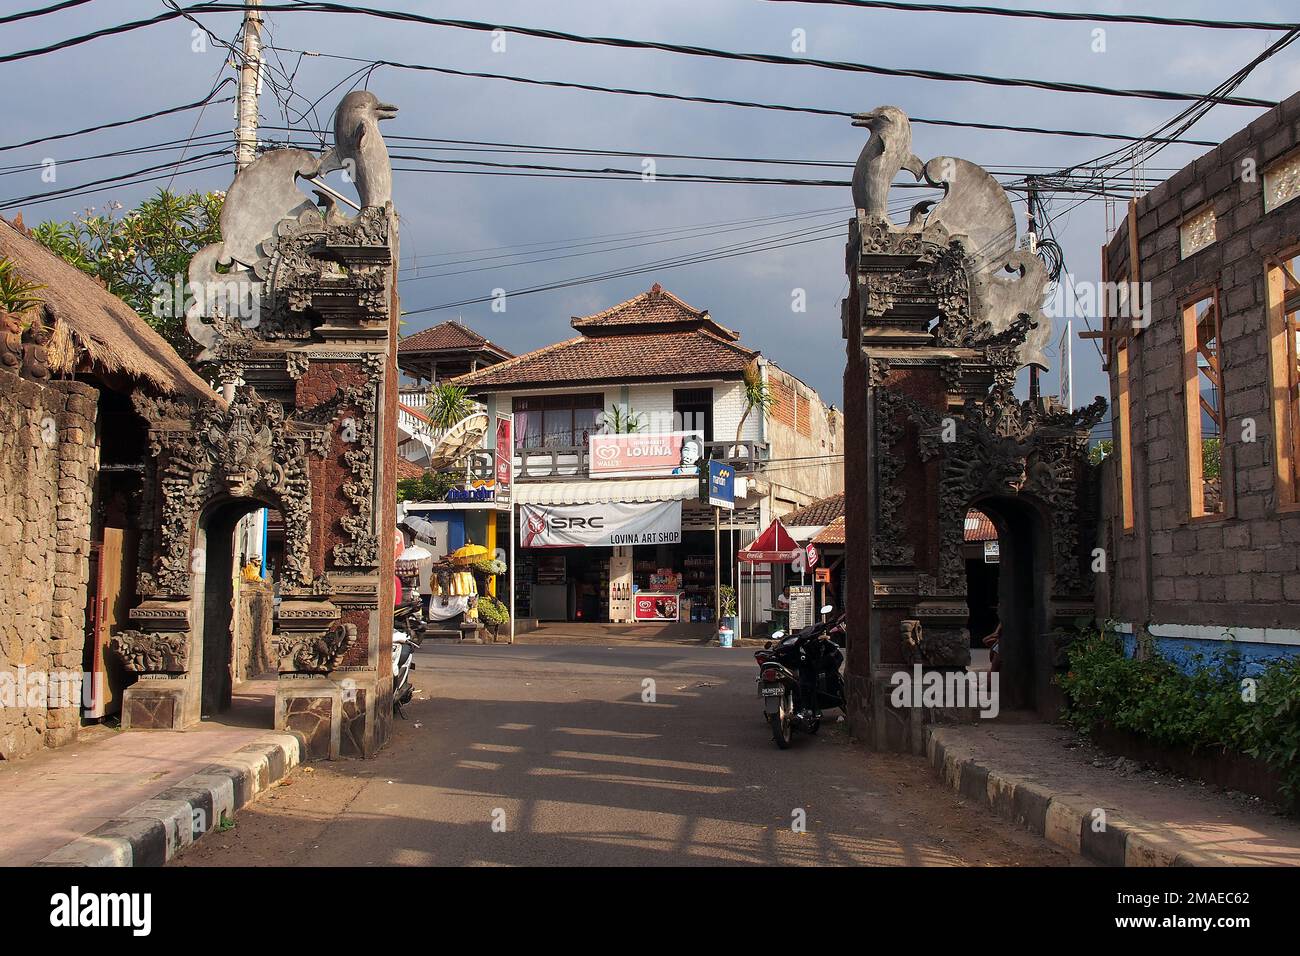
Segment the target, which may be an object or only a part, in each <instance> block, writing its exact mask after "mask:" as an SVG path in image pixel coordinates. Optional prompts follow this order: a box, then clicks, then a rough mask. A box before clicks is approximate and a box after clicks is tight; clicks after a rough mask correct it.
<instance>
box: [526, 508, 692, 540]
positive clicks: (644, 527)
mask: <svg viewBox="0 0 1300 956" xmlns="http://www.w3.org/2000/svg"><path fill="white" fill-rule="evenodd" d="M519 533H520V535H521V536H522V543H523V546H524V547H525V548H571V547H580V548H609V547H614V546H616V545H633V544H681V541H682V503H681V502H680V501H638V502H624V501H613V502H601V503H597V504H584V505H520V506H519Z"/></svg>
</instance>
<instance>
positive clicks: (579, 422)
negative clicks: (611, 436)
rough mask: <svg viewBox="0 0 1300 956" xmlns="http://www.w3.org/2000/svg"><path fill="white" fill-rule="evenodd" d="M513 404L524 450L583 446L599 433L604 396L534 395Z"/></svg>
mask: <svg viewBox="0 0 1300 956" xmlns="http://www.w3.org/2000/svg"><path fill="white" fill-rule="evenodd" d="M513 404H514V408H513V411H514V415H515V432H516V434H517V435H518V436H519V439H518V444H520V445H521V446H523V447H524V448H573V447H585V446H586V444H587V439H588V438H589V437H590V436H591V435H593V434H595V433H596V432H597V431H599V424H598V419H599V418H600V412H601V408H602V407H603V405H604V395H603V394H601V393H599V392H597V393H596V394H594V395H537V396H530V397H527V398H516V399H515V400H514V403H513Z"/></svg>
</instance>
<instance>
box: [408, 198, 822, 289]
mask: <svg viewBox="0 0 1300 956" xmlns="http://www.w3.org/2000/svg"><path fill="white" fill-rule="evenodd" d="M828 213H835V214H836V216H837V218H836V221H837V222H839V221H841V220H840V219H839V218H838V217H839V216H840V215H842V214H844V213H847V210H841V209H838V208H834V209H828V210H823V211H821V212H817V213H807V214H800V215H789V216H773V217H767V218H764V219H761V220H740V221H738V222H736V223H719V224H711V225H706V226H694V227H678V228H674V229H662V230H647V231H646V232H645V233H642V234H640V235H637V236H625V237H622V238H623V239H625V240H631V239H636V240H645V241H635V242H624V243H623V244H615V243H618V242H619V241H620V240H619V239H605V240H601V241H591V242H574V243H568V244H561V245H552V246H549V247H547V248H542V249H532V250H529V251H527V252H508V253H502V254H499V255H495V256H478V257H476V258H472V259H452V260H450V261H448V262H439V263H435V264H432V265H428V266H420V265H412V266H408V267H406V268H404V269H399V270H398V275H399V276H400V275H402V273H407V274H408V275H409V274H410V273H412V272H414V273H416V274H415V276H413V278H415V279H424V278H435V277H445V276H450V275H462V274H464V273H463V272H431V273H429V274H427V275H421V274H420V273H422V272H423V271H424V270H426V269H430V270H431V269H444V268H447V267H449V266H459V265H472V264H474V263H477V262H499V261H500V260H502V259H517V258H519V257H520V256H525V255H530V256H531V255H543V254H546V253H551V252H565V251H567V250H571V249H587V250H588V251H586V252H579V253H573V254H571V255H566V256H559V257H556V258H566V259H567V258H573V257H574V256H579V255H597V254H600V253H606V252H617V251H620V250H623V249H635V248H639V247H641V246H648V245H660V244H663V243H665V242H681V241H686V240H690V239H701V238H706V237H709V236H716V235H724V234H726V233H730V232H741V231H744V230H747V229H756V228H761V227H762V226H764V225H770V224H772V223H774V222H797V221H799V220H804V219H812V218H815V217H822V218H824V217H825V216H826V215H827V214H828ZM719 227H722V228H719ZM682 233H686V235H681V234H682ZM651 237H655V238H651ZM592 246H595V247H598V248H594V249H592V248H590V247H592ZM548 261H551V260H549V259H529V260H527V261H526V262H514V263H509V264H508V265H509V267H511V268H514V267H516V266H521V265H532V264H534V263H537V262H548ZM488 268H491V267H488ZM478 271H482V270H479V269H469V270H464V272H478Z"/></svg>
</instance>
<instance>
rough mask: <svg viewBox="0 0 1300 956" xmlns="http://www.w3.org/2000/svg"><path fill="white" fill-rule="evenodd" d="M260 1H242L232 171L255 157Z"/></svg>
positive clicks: (259, 84) (259, 76)
mask: <svg viewBox="0 0 1300 956" xmlns="http://www.w3.org/2000/svg"><path fill="white" fill-rule="evenodd" d="M261 5H262V0H245V2H244V62H243V63H242V64H240V67H239V102H238V120H237V122H238V125H236V127H235V172H236V173H238V172H239V171H240V170H241V169H243V168H244V167H245V166H247V165H248V164H249V163H251V162H252V161H253V160H254V159H256V158H257V94H258V93H259V92H260V89H261V85H262V11H261V9H260V7H261Z"/></svg>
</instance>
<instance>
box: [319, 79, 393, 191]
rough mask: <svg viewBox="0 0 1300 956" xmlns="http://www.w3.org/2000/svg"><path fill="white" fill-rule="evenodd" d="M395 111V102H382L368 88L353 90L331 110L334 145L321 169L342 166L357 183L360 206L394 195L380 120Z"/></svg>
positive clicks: (323, 160) (390, 165)
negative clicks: (332, 113)
mask: <svg viewBox="0 0 1300 956" xmlns="http://www.w3.org/2000/svg"><path fill="white" fill-rule="evenodd" d="M396 115H397V107H396V106H392V105H390V104H388V103H381V102H380V100H379V97H377V96H375V94H374V93H371V92H370V91H369V90H353V91H352V92H351V93H349V94H348V95H347V96H345V97H343V100H342V102H340V103H339V105H338V109H336V110H335V111H334V148H333V149H332V150H331V151H330V152H328V153H326V154H325V156H324V157H323V158H322V162H321V169H320V171H321V173H328V172H332V171H333V170H336V169H342V170H343V171H344V172H345V174H346V175H347V177H348V179H350V180H351V181H352V182H353V183H355V184H356V187H357V195H358V196H359V197H360V201H361V208H363V209H364V208H366V207H367V206H382V205H384V204H385V203H386V202H388V201H389V200H390V199H392V198H393V167H392V164H391V163H390V162H389V159H388V147H387V146H385V145H384V137H383V136H382V135H381V134H380V132H379V124H380V122H381V121H383V120H389V119H392V118H393V117H395V116H396Z"/></svg>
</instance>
